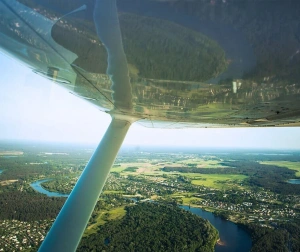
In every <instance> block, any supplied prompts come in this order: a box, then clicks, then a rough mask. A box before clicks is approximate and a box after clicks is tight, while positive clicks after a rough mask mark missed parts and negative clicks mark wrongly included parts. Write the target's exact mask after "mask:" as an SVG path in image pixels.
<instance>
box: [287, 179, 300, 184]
mask: <svg viewBox="0 0 300 252" xmlns="http://www.w3.org/2000/svg"><path fill="white" fill-rule="evenodd" d="M287 182H288V183H289V184H293V185H300V179H289V180H288V181H287Z"/></svg>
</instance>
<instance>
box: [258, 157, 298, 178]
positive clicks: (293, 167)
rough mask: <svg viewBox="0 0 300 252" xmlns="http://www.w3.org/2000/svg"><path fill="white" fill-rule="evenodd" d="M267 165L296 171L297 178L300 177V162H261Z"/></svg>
mask: <svg viewBox="0 0 300 252" xmlns="http://www.w3.org/2000/svg"><path fill="white" fill-rule="evenodd" d="M260 163H261V164H266V165H277V166H282V167H286V168H289V169H290V170H294V171H296V176H297V177H300V162H290V161H264V162H260Z"/></svg>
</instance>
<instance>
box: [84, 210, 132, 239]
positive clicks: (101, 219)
mask: <svg viewBox="0 0 300 252" xmlns="http://www.w3.org/2000/svg"><path fill="white" fill-rule="evenodd" d="M125 214H126V211H125V209H124V206H121V207H116V208H113V209H111V210H101V211H100V212H99V213H98V216H97V219H96V222H95V223H93V224H91V225H89V226H88V227H87V229H86V230H85V233H84V236H87V235H90V234H93V233H96V232H97V229H98V227H99V226H101V225H104V224H105V223H106V222H107V221H109V220H114V219H121V218H122V217H124V216H125Z"/></svg>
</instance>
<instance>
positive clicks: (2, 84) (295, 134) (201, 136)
mask: <svg viewBox="0 0 300 252" xmlns="http://www.w3.org/2000/svg"><path fill="white" fill-rule="evenodd" d="M0 65H1V67H0V76H1V78H0V141H1V140H34V141H51V142H67V143H69V142H71V143H73V142H74V143H93V144H95V143H98V142H100V140H101V138H102V136H103V135H104V133H105V131H106V129H107V127H108V125H109V123H110V120H111V119H110V116H109V115H107V114H106V113H104V112H101V111H100V110H99V109H97V107H95V106H94V105H91V104H89V103H88V102H87V101H84V100H82V99H80V98H78V97H76V96H74V95H72V94H70V93H69V91H67V90H65V89H63V88H61V87H59V86H57V85H56V84H54V83H53V82H51V81H49V80H45V79H44V78H42V77H40V76H38V75H36V74H34V73H32V71H31V70H30V69H28V68H26V67H24V66H23V65H22V64H21V63H19V62H17V61H15V60H14V59H11V58H9V57H7V56H6V55H4V54H2V53H1V52H0ZM124 144H125V145H133V146H145V145H146V146H149V145H150V146H172V147H175V146H178V147H182V146H184V147H199V148H226V147H229V148H237V149H239V148H259V149H262V148H268V149H300V128H231V129H201V128H200V129H151V128H144V127H142V126H140V125H136V124H133V125H132V126H131V128H130V130H129V132H128V134H127V136H126V138H125V141H124Z"/></svg>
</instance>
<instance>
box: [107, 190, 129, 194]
mask: <svg viewBox="0 0 300 252" xmlns="http://www.w3.org/2000/svg"><path fill="white" fill-rule="evenodd" d="M120 193H122V194H123V193H125V192H124V191H109V190H106V191H103V194H120Z"/></svg>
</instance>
